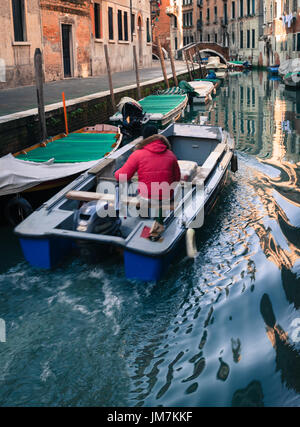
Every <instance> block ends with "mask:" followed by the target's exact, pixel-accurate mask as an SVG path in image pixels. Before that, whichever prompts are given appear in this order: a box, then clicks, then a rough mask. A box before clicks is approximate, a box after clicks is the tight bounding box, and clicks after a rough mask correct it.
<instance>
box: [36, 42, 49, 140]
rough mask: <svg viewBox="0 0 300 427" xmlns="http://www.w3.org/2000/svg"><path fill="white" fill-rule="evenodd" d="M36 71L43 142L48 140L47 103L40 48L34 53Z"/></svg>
mask: <svg viewBox="0 0 300 427" xmlns="http://www.w3.org/2000/svg"><path fill="white" fill-rule="evenodd" d="M34 70H35V82H36V95H37V103H38V114H39V122H40V126H41V140H42V141H45V139H47V128H46V116H45V102H44V73H43V57H42V52H41V50H40V49H39V48H37V49H35V52H34Z"/></svg>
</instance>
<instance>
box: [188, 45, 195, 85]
mask: <svg viewBox="0 0 300 427" xmlns="http://www.w3.org/2000/svg"><path fill="white" fill-rule="evenodd" d="M189 57H190V61H191V64H192V70H193V72H192V75H193V79H194V78H195V76H196V75H195V68H194V61H193V55H192V54H191V51H189Z"/></svg>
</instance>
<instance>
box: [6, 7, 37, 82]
mask: <svg viewBox="0 0 300 427" xmlns="http://www.w3.org/2000/svg"><path fill="white" fill-rule="evenodd" d="M36 48H42V33H41V16H40V7H39V0H1V9H0V89H1V88H7V87H14V86H23V85H30V84H32V83H33V81H34V66H33V58H34V52H35V49H36Z"/></svg>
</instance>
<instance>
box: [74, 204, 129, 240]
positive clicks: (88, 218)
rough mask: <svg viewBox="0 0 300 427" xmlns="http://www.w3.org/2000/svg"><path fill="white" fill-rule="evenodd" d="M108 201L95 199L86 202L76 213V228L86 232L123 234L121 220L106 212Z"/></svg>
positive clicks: (111, 234) (112, 234)
mask: <svg viewBox="0 0 300 427" xmlns="http://www.w3.org/2000/svg"><path fill="white" fill-rule="evenodd" d="M107 209H108V203H107V202H105V201H98V202H96V201H93V202H87V203H84V204H83V205H82V206H81V207H80V208H79V209H78V210H77V211H75V213H74V230H76V231H81V232H84V233H95V234H105V235H110V236H121V230H120V226H121V220H120V218H118V217H111V216H108V215H106V214H105V211H107Z"/></svg>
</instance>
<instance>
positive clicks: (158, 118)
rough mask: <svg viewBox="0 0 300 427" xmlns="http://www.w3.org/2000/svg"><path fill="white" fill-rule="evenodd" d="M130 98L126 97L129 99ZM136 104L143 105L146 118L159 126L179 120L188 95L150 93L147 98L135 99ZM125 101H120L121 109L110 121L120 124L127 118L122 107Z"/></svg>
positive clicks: (142, 108)
mask: <svg viewBox="0 0 300 427" xmlns="http://www.w3.org/2000/svg"><path fill="white" fill-rule="evenodd" d="M129 99H130V98H126V100H127V101H128V100H129ZM132 102H135V104H136V105H138V106H140V107H141V110H142V114H143V116H144V119H145V120H147V121H149V122H152V123H155V124H156V125H157V126H158V127H159V128H161V127H164V126H166V125H167V124H169V123H170V122H172V121H176V120H178V119H179V118H180V117H181V115H182V113H183V111H184V109H185V107H186V105H187V102H188V97H187V95H185V94H177V93H168V94H165V93H163V94H160V93H158V94H157V95H149V96H146V97H145V98H143V99H141V100H139V101H134V100H132ZM123 104H124V102H123V101H122V99H121V101H120V103H119V104H118V105H119V107H118V108H119V111H118V112H116V113H115V114H114V115H113V116H111V117H110V121H111V122H113V123H115V124H118V123H122V122H123V121H124V120H126V117H124V114H123V111H122V108H123Z"/></svg>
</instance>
